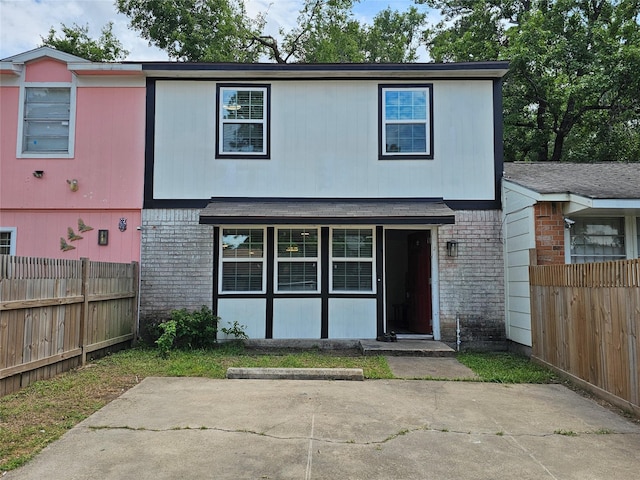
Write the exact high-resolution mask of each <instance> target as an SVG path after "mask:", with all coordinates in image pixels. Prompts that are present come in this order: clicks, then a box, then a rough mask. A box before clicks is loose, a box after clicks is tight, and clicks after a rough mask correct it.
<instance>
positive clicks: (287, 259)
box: [273, 225, 321, 295]
mask: <svg viewBox="0 0 640 480" xmlns="http://www.w3.org/2000/svg"><path fill="white" fill-rule="evenodd" d="M281 230H315V231H316V232H317V238H318V246H317V252H316V256H315V257H279V256H278V238H279V232H280V231H281ZM320 237H321V229H320V227H314V226H298V225H292V226H285V225H283V226H280V227H277V228H276V229H275V238H274V242H273V244H274V255H273V258H274V266H273V270H274V272H273V275H274V289H275V292H276V293H286V294H292V295H308V294H310V293H320V289H321V283H320V281H321V275H320V271H321V263H320V255H321V238H320ZM280 263H315V264H316V288H315V289H314V290H286V289H281V288H280V287H279V282H278V272H279V268H278V267H279V264H280Z"/></svg>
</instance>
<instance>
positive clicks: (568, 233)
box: [565, 215, 635, 264]
mask: <svg viewBox="0 0 640 480" xmlns="http://www.w3.org/2000/svg"><path fill="white" fill-rule="evenodd" d="M574 218H580V220H584V221H587V222H589V221H590V220H591V221H593V220H600V219H603V218H616V219H620V218H621V219H622V220H623V229H622V237H623V238H624V243H625V254H624V255H625V258H616V259H612V258H607V259H600V260H596V262H595V263H600V262H608V261H615V260H625V259H627V258H629V249H630V247H629V243H630V238H631V241H632V242H634V241H635V239H633V237H630V236H629V223H630V222H629V218H630V217H628V216H623V215H611V216H606V215H605V216H603V215H590V216H583V217H582V216H581V217H574ZM631 218H632V217H631ZM574 229H575V227H574V226H573V225H572V226H571V228H568V229H565V263H567V264H574V262H573V256H572V255H571V238H572V237H573V236H574V231H575V230H574ZM587 256H589V257H596V256H597V255H587ZM581 263H582V262H581ZM588 263H594V262H588Z"/></svg>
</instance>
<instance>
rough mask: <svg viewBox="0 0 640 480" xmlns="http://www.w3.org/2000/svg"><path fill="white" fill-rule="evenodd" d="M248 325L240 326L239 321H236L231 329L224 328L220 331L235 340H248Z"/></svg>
mask: <svg viewBox="0 0 640 480" xmlns="http://www.w3.org/2000/svg"><path fill="white" fill-rule="evenodd" d="M246 328H247V326H246V325H240V324H239V323H238V322H237V321H235V320H234V322H233V324H232V325H231V326H230V327H222V328H221V329H220V330H221V331H222V333H224V334H225V335H227V336H229V337H233V338H234V339H235V340H246V339H247V338H249V336H248V335H247V333H246V332H245V329H246Z"/></svg>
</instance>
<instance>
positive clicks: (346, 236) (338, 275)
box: [331, 228, 374, 292]
mask: <svg viewBox="0 0 640 480" xmlns="http://www.w3.org/2000/svg"><path fill="white" fill-rule="evenodd" d="M373 252H374V248H373V229H371V228H334V229H333V230H332V232H331V290H332V291H334V292H373V291H374V287H373V285H374V282H373V272H374V268H373Z"/></svg>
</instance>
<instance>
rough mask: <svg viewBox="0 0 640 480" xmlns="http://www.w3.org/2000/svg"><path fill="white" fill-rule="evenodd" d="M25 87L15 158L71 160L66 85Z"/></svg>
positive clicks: (69, 99) (70, 91)
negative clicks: (16, 155) (16, 156)
mask: <svg viewBox="0 0 640 480" xmlns="http://www.w3.org/2000/svg"><path fill="white" fill-rule="evenodd" d="M36 85H37V86H25V87H24V93H23V99H24V100H23V103H22V105H21V116H22V119H21V120H22V121H21V130H20V141H19V142H18V152H17V154H18V157H26V158H33V157H49V158H55V157H58V158H59V157H62V158H69V157H72V156H73V124H74V95H73V89H72V87H71V86H69V85H68V84H56V85H54V86H49V85H46V86H45V85H42V84H36Z"/></svg>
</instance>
